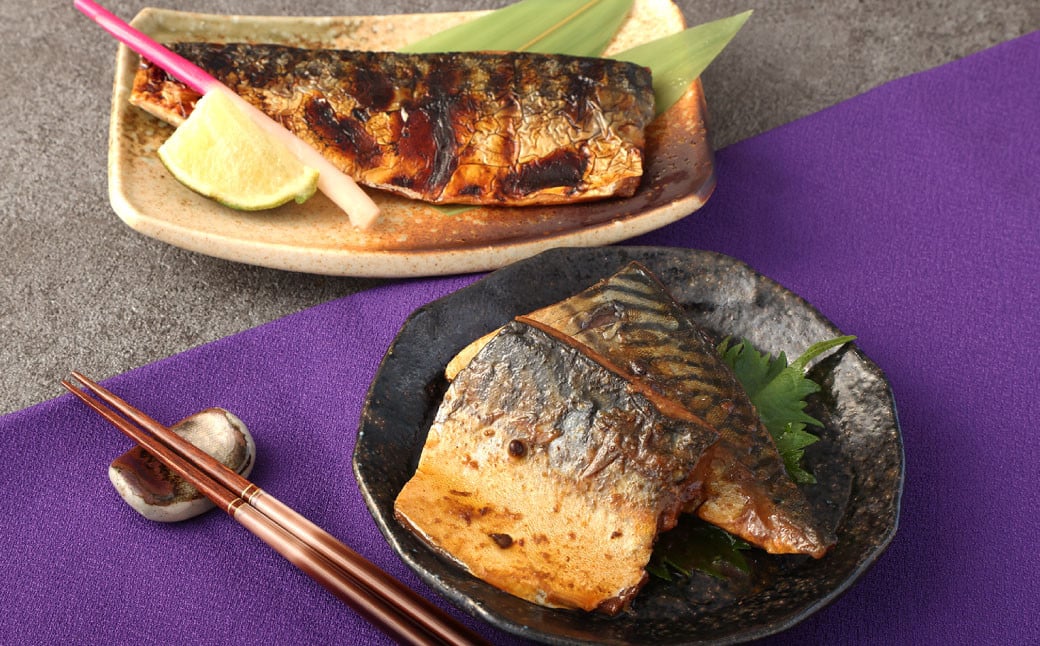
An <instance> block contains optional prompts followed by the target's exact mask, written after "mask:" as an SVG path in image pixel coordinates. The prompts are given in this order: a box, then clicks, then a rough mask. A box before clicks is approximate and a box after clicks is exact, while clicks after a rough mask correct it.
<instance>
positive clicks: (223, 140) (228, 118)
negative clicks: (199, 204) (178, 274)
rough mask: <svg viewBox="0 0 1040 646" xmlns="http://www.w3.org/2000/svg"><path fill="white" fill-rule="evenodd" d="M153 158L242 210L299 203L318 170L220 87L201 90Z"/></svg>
mask: <svg viewBox="0 0 1040 646" xmlns="http://www.w3.org/2000/svg"><path fill="white" fill-rule="evenodd" d="M159 159H161V160H162V162H163V164H165V166H166V168H167V170H169V171H170V173H172V174H173V176H174V177H175V178H177V180H178V181H179V182H181V183H182V184H184V185H185V186H187V187H188V188H190V189H191V190H193V191H195V192H196V193H200V194H202V195H205V196H206V197H209V198H212V199H214V200H216V201H218V202H220V203H221V204H223V205H225V206H228V207H230V208H233V209H238V210H242V211H260V210H263V209H273V208H275V207H277V206H281V205H282V204H285V203H287V202H289V201H291V200H295V201H296V202H301V203H302V202H304V201H305V200H307V199H308V198H309V197H310V196H312V195H314V192H315V191H316V190H317V188H318V171H316V170H315V169H313V168H311V167H309V166H306V165H304V164H303V163H302V162H300V160H299V159H298V158H297V157H296V156H295V155H294V154H293V153H292V152H291V151H290V150H289V149H288V148H287V147H285V145H283V144H282V143H281V142H278V141H275V140H274V139H273V138H271V137H270V136H269V135H268V134H267V133H265V132H264V131H263V130H262V129H261V128H260V127H259V126H258V125H256V124H255V123H254V122H253V121H252V119H250V118H249V116H248V115H247V114H245V112H243V111H242V110H241V109H240V108H239V107H238V106H237V105H235V104H234V102H233V100H232V99H231V98H228V97H227V96H225V95H224V93H223V92H222V91H220V90H213V91H210V92H207V93H206V95H205V96H203V97H202V98H201V99H199V101H198V103H196V105H195V109H194V110H193V111H192V113H191V115H189V116H188V118H187V119H186V120H185V121H184V123H182V124H181V125H180V126H179V127H178V128H177V130H175V131H174V133H173V134H172V135H171V136H170V138H169V139H167V140H166V141H165V142H164V143H163V145H162V146H160V147H159Z"/></svg>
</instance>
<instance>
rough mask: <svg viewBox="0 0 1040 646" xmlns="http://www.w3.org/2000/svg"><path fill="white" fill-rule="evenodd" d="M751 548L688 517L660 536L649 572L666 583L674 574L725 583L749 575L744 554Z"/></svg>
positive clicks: (700, 521)
mask: <svg viewBox="0 0 1040 646" xmlns="http://www.w3.org/2000/svg"><path fill="white" fill-rule="evenodd" d="M750 547H751V546H750V545H749V544H748V543H745V542H744V541H742V540H740V539H739V538H737V537H736V536H733V535H732V534H730V533H728V532H725V531H723V530H721V529H719V528H718V527H715V526H714V525H709V524H708V523H706V522H704V521H703V520H701V519H699V518H696V517H694V516H693V515H691V514H686V515H684V516H683V517H682V518H680V519H679V523H678V524H677V525H676V526H675V527H674V528H672V529H671V530H669V531H668V532H665V533H664V534H661V538H660V539H659V540H658V542H657V545H655V546H654V552H653V554H652V555H651V557H650V562H649V563H647V565H646V570H647V572H649V573H650V574H652V575H654V576H656V577H658V578H660V579H664V580H666V581H671V580H672V575H673V574H676V573H677V574H680V575H682V576H689V574H690V572H693V571H695V570H696V571H699V572H703V573H705V574H708V575H710V576H712V577H715V578H716V579H726V578H729V577H731V576H737V575H740V574H747V573H748V572H750V569H751V568H750V566H749V565H748V562H747V559H746V558H745V557H744V555H743V553H742V552H744V551H746V550H748V549H750Z"/></svg>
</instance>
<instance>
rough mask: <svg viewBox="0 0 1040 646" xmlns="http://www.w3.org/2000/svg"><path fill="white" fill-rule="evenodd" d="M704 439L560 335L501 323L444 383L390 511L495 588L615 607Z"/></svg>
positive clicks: (672, 509)
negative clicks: (413, 465) (412, 465)
mask: <svg viewBox="0 0 1040 646" xmlns="http://www.w3.org/2000/svg"><path fill="white" fill-rule="evenodd" d="M600 359H602V358H600ZM716 438H717V434H716V433H715V431H714V430H712V429H710V428H709V427H707V426H706V425H704V424H703V422H701V421H700V420H697V419H696V418H695V417H694V416H692V415H690V414H689V413H688V412H686V411H684V410H683V409H682V408H681V407H679V406H677V405H675V404H674V403H673V402H669V401H667V400H665V399H663V398H661V397H660V396H658V395H656V394H654V393H645V392H640V391H639V389H638V387H634V386H633V385H632V384H631V382H629V381H628V380H627V379H625V378H624V377H622V376H621V375H619V374H617V373H616V372H615V371H614V370H613V369H611V368H610V367H608V366H605V365H604V364H602V363H601V362H600V361H598V360H597V357H596V356H595V353H591V354H590V353H589V351H588V349H586V348H581V347H579V346H578V345H577V344H575V343H574V341H573V340H572V339H568V338H566V337H560V336H558V335H556V334H555V333H554V332H553V331H551V330H543V329H539V328H537V327H532V326H530V325H526V324H523V323H520V322H513V323H510V324H509V325H507V326H505V327H504V328H502V330H500V332H499V334H498V335H497V336H495V337H494V339H492V340H491V341H490V342H489V343H488V344H487V345H486V346H484V348H483V349H482V350H481V352H480V353H479V354H478V355H477V356H476V357H475V358H474V359H473V361H472V362H470V364H469V365H468V366H467V368H466V369H465V370H463V371H462V372H461V373H460V374H459V375H458V376H457V377H456V379H455V381H453V382H452V384H451V386H450V387H449V388H448V391H447V393H446V395H445V397H444V400H443V402H442V404H441V406H440V409H439V410H438V412H437V415H436V418H435V420H434V422H433V425H432V427H431V429H430V432H429V436H428V437H427V440H426V444H425V445H424V447H423V452H422V456H421V458H420V460H419V465H418V469H417V471H416V473H415V475H414V476H413V477H412V479H411V480H409V481H408V483H407V484H406V485H405V487H404V489H403V490H402V491H401V493H400V494H399V495H398V498H397V500H396V501H395V507H394V509H395V513H396V515H397V517H398V519H399V520H400V521H401V522H403V523H404V524H405V526H407V527H409V528H410V529H411V530H412V531H414V532H415V533H416V534H417V535H419V536H420V537H422V538H423V539H425V540H426V541H427V542H428V543H429V544H430V545H432V546H433V547H435V548H436V549H438V550H440V551H441V552H443V553H444V554H446V555H448V556H450V557H451V558H453V559H454V560H455V561H457V562H458V563H460V564H461V565H462V566H464V567H466V568H467V569H468V570H469V571H470V572H472V573H473V574H474V575H475V576H477V577H479V578H481V579H484V580H485V581H487V582H488V583H490V584H492V585H494V586H497V587H498V588H501V589H502V590H505V591H507V592H509V593H511V594H513V595H515V596H518V597H521V598H523V599H527V600H529V601H532V602H534V603H538V604H541V605H545V606H551V607H565V608H581V609H583V610H593V609H598V610H600V611H602V612H605V613H608V614H613V613H616V612H618V611H619V610H621V609H622V608H623V607H624V606H625V604H626V603H627V602H628V601H629V600H630V599H631V598H632V596H633V595H635V593H636V592H637V591H638V590H639V588H640V587H641V586H642V585H643V584H644V582H645V580H646V577H647V575H646V573H645V571H644V569H643V568H644V566H645V565H646V563H647V562H648V560H649V558H650V554H651V550H652V547H653V544H654V541H655V539H656V537H657V535H658V533H659V532H660V531H662V530H664V529H668V528H670V527H672V526H674V524H675V520H676V517H677V516H678V514H679V512H680V510H681V508H682V506H683V505H684V504H685V503H686V502H687V501H688V500H690V499H691V498H694V497H696V495H697V486H698V478H697V476H696V475H695V474H696V470H697V469H696V467H697V464H698V462H699V461H700V459H701V456H702V454H703V452H704V450H705V448H706V447H707V446H709V445H710V444H711V443H712V442H714V441H715V439H716Z"/></svg>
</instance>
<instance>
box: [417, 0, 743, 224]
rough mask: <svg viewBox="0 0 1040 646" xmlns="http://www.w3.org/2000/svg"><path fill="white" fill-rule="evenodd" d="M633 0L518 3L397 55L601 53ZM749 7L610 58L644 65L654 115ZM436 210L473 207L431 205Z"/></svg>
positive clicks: (529, 0)
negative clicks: (650, 84)
mask: <svg viewBox="0 0 1040 646" xmlns="http://www.w3.org/2000/svg"><path fill="white" fill-rule="evenodd" d="M632 4H633V0H521V1H520V2H517V3H516V4H513V5H510V6H508V7H504V8H502V9H498V10H496V11H493V12H491V13H489V14H486V15H484V16H481V17H479V18H475V19H473V20H470V21H468V22H465V23H462V24H461V25H456V26H455V27H450V28H448V29H445V30H444V31H440V32H438V33H436V34H433V35H432V36H429V37H427V38H424V39H422V40H420V41H418V42H415V43H412V44H411V45H408V46H406V47H404V48H402V51H404V52H412V53H431V52H446V51H453V52H462V51H484V50H494V51H507V50H508V51H530V52H539V53H543V54H567V55H571V56H602V55H603V52H604V51H605V50H606V48H607V45H609V44H610V41H611V40H612V39H613V38H614V36H615V34H616V33H617V31H618V29H620V27H621V25H622V24H623V23H624V21H625V19H626V18H627V17H628V13H629V11H631V9H632ZM750 16H751V11H745V12H744V13H741V14H737V15H735V16H731V17H729V18H723V19H720V20H716V21H713V22H709V23H706V24H703V25H698V26H696V27H691V28H689V29H686V30H683V31H681V32H678V33H676V34H672V35H671V36H665V37H662V38H658V39H656V40H653V41H650V42H648V43H645V44H643V45H639V46H637V47H633V48H631V49H628V50H625V51H623V52H620V53H618V54H614V55H612V56H611V58H614V59H616V60H623V61H628V62H631V63H636V64H637V65H642V66H644V67H648V68H650V72H651V74H652V76H653V85H654V100H655V109H656V113H657V114H658V115H660V114H661V113H663V112H664V111H665V110H667V109H668V108H670V107H671V106H672V105H673V104H675V102H676V101H678V100H679V99H680V98H681V97H682V95H683V94H685V93H686V91H687V90H688V89H689V87H690V85H691V84H692V83H693V82H694V81H695V80H696V79H697V77H699V76H700V74H701V72H703V71H704V70H705V68H707V67H708V65H709V64H710V63H711V62H712V61H713V60H714V59H715V57H716V56H718V55H719V53H720V52H722V50H723V49H724V48H725V47H726V45H727V44H729V42H730V41H731V40H733V37H734V36H736V35H737V32H738V31H740V29H741V27H743V26H744V23H745V22H747V20H748V18H749V17H750ZM431 208H434V209H436V210H438V211H440V212H441V213H443V214H444V215H457V214H459V213H463V212H465V211H468V210H470V209H472V208H474V207H472V206H468V205H431Z"/></svg>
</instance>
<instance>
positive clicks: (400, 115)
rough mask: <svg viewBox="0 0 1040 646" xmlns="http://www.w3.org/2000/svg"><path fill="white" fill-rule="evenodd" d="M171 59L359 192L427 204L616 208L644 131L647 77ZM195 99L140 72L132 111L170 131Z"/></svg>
mask: <svg viewBox="0 0 1040 646" xmlns="http://www.w3.org/2000/svg"><path fill="white" fill-rule="evenodd" d="M169 47H170V48H171V49H172V50H173V51H174V52H176V53H177V54H180V55H181V56H183V57H185V58H187V59H188V60H190V61H192V62H193V63H195V64H196V65H199V66H200V67H201V68H203V69H204V70H206V71H207V72H209V73H210V74H212V75H213V76H215V77H216V78H217V79H218V80H220V81H221V82H223V83H224V84H225V85H228V86H229V87H230V88H231V89H232V90H234V91H235V92H236V93H238V94H239V95H241V96H242V97H244V98H245V99H246V100H248V101H249V102H251V103H253V104H254V105H256V106H257V107H258V108H260V109H261V110H263V111H264V112H266V113H267V114H268V115H269V116H271V117H272V118H274V119H275V120H277V121H279V122H281V123H282V124H283V125H285V126H286V127H287V128H288V129H289V130H291V131H292V132H294V133H295V134H296V135H297V136H299V137H300V138H301V139H303V140H304V141H307V143H309V144H311V145H312V146H314V147H315V148H317V149H318V150H319V151H321V152H322V153H323V154H324V155H325V156H327V157H328V158H329V159H330V160H331V161H333V163H335V164H336V165H337V166H339V167H340V169H341V170H343V171H344V172H346V173H347V174H349V175H351V176H352V177H354V178H355V180H357V181H358V182H360V183H362V184H365V185H368V186H372V187H375V188H380V189H383V190H387V191H390V192H394V193H398V194H401V195H404V196H406V197H410V198H415V199H421V200H424V201H428V202H433V203H459V204H493V205H504V206H523V205H529V204H559V203H569V202H575V201H583V200H591V199H599V198H604V197H610V196H619V197H627V196H630V195H632V194H633V193H634V192H635V190H636V189H637V188H638V186H639V182H640V179H641V176H642V173H643V161H644V159H643V155H644V144H645V139H644V128H645V126H646V125H647V124H648V123H649V122H650V120H651V119H653V116H654V99H653V87H652V79H651V75H650V71H649V70H648V69H646V68H644V67H640V66H638V65H634V64H632V63H626V62H622V61H614V60H609V59H598V58H584V57H572V56H561V55H546V54H532V53H523V52H473V53H469V52H466V53H444V54H421V55H420V54H401V53H395V52H363V51H347V50H328V49H302V48H294V47H286V46H280V45H265V44H245V43H229V44H212V43H172V44H170V45H169ZM195 99H197V95H195V94H194V93H193V92H191V91H190V90H188V89H187V88H186V87H185V86H183V85H181V84H180V83H179V82H177V81H176V80H174V79H172V78H170V77H168V76H167V75H166V74H165V72H163V71H162V70H161V69H160V68H158V67H156V66H154V65H152V64H151V63H150V62H148V61H142V66H141V68H140V69H139V71H138V73H137V76H136V78H135V80H134V88H133V91H132V93H131V98H130V100H131V103H133V104H135V105H137V106H139V107H141V108H143V109H145V110H147V111H148V112H150V113H152V114H154V115H155V116H158V117H159V118H161V119H164V120H167V121H170V122H172V123H174V124H175V125H176V124H177V123H178V121H179V120H182V119H184V118H185V117H186V116H187V115H188V114H190V112H191V109H192V107H193V105H194V101H195Z"/></svg>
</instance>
